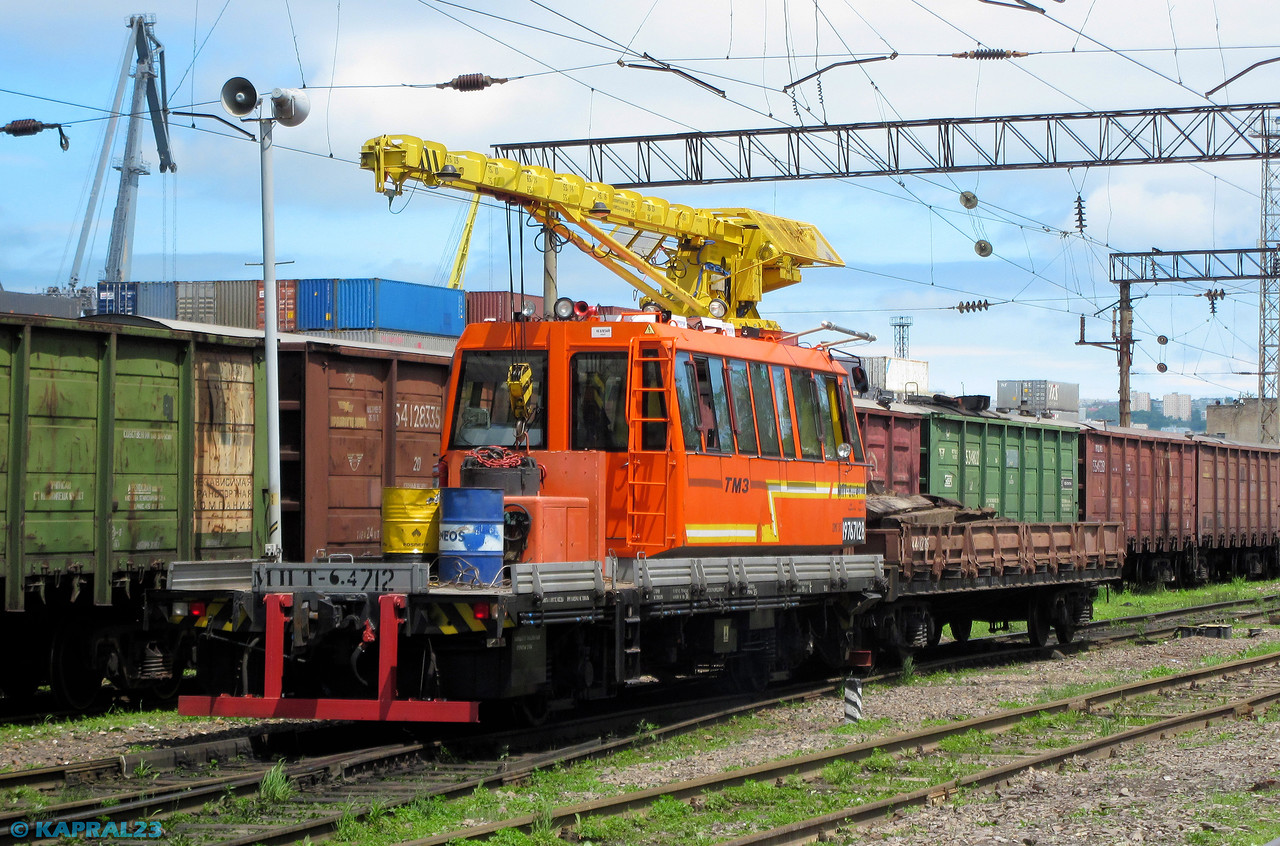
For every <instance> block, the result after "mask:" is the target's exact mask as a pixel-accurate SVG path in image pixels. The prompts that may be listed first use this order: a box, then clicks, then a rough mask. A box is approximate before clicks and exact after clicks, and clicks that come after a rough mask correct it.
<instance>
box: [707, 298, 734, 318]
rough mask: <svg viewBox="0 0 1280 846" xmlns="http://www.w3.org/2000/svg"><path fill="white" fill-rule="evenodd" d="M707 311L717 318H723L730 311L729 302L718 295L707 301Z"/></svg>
mask: <svg viewBox="0 0 1280 846" xmlns="http://www.w3.org/2000/svg"><path fill="white" fill-rule="evenodd" d="M707 311H708V312H709V313H710V314H711V316H712V317H714V318H715V319H716V320H723V319H724V316H725V315H726V314H728V313H729V304H728V303H726V302H725V301H724V300H722V299H720V298H719V297H716V298H714V299H712V300H711V302H709V303H707Z"/></svg>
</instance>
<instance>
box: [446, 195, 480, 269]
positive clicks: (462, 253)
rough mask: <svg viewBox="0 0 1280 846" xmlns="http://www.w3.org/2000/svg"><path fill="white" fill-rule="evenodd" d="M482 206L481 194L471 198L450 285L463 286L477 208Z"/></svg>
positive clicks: (454, 259)
mask: <svg viewBox="0 0 1280 846" xmlns="http://www.w3.org/2000/svg"><path fill="white" fill-rule="evenodd" d="M479 208H480V195H479V194H476V195H475V196H474V197H472V198H471V208H470V209H469V210H468V211H467V222H466V223H464V224H463V225H462V237H461V238H459V239H458V254H457V255H456V256H454V258H453V270H452V271H451V272H450V273H449V287H450V288H454V289H457V288H461V287H462V277H463V276H465V275H466V273H467V255H468V254H469V253H470V252H471V230H473V229H475V226H476V210H477V209H479Z"/></svg>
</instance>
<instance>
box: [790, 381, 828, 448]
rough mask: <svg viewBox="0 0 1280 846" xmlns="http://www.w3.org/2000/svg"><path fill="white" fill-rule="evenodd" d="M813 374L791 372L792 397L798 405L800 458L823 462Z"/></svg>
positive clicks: (797, 423)
mask: <svg viewBox="0 0 1280 846" xmlns="http://www.w3.org/2000/svg"><path fill="white" fill-rule="evenodd" d="M817 393H818V391H817V388H816V386H815V385H814V381H813V374H812V373H809V372H808V371H805V370H792V371H791V397H792V399H793V400H794V401H795V404H796V429H797V430H798V433H799V435H800V457H801V458H811V459H815V460H818V461H821V460H822V441H821V440H820V436H819V432H821V431H822V430H821V429H820V428H819V423H818V397H817Z"/></svg>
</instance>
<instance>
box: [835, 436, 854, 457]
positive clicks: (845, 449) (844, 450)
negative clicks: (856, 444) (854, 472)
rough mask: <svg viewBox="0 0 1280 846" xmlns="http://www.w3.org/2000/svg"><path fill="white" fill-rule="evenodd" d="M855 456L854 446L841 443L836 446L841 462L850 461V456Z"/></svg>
mask: <svg viewBox="0 0 1280 846" xmlns="http://www.w3.org/2000/svg"><path fill="white" fill-rule="evenodd" d="M851 455H853V446H852V445H850V444H848V443H845V442H844V441H841V442H840V443H839V444H837V445H836V457H837V458H839V459H840V460H841V461H848V460H849V456H851Z"/></svg>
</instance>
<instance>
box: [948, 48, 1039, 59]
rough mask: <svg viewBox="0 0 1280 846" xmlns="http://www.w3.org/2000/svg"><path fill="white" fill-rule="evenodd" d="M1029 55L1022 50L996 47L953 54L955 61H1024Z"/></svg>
mask: <svg viewBox="0 0 1280 846" xmlns="http://www.w3.org/2000/svg"><path fill="white" fill-rule="evenodd" d="M1028 55H1030V54H1028V53H1023V52H1022V51H1020V50H998V49H996V48H994V47H983V48H981V49H978V50H970V51H969V52H968V53H952V54H951V58H953V59H977V60H978V61H983V60H985V59H1022V58H1025V57H1027V56H1028Z"/></svg>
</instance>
